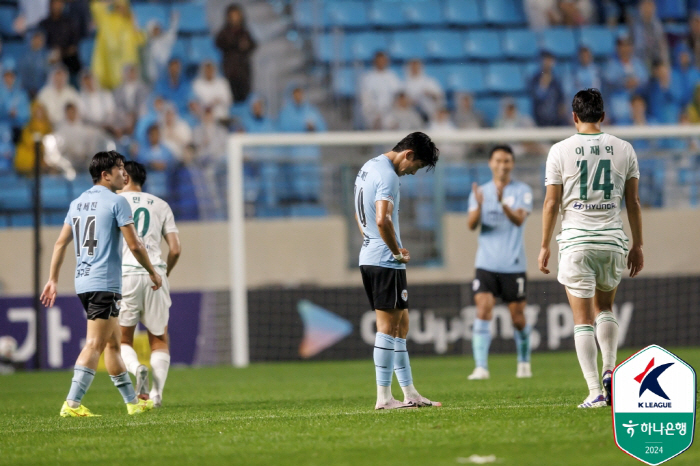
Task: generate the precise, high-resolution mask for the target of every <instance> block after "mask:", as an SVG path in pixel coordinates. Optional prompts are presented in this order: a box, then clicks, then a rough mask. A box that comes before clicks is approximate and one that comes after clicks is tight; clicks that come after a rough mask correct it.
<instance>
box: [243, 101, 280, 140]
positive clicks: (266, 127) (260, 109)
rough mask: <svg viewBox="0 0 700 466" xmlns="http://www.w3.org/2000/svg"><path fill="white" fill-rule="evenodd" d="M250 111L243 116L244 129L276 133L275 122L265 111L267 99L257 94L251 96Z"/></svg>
mask: <svg viewBox="0 0 700 466" xmlns="http://www.w3.org/2000/svg"><path fill="white" fill-rule="evenodd" d="M249 101H250V105H249V112H248V114H246V115H245V116H244V118H243V129H244V130H245V131H246V132H247V133H274V132H275V131H277V128H276V126H275V122H274V121H273V120H272V119H271V118H270V117H268V116H267V114H266V112H265V100H264V99H263V98H262V97H261V96H259V95H256V94H253V95H251V96H250V99H249Z"/></svg>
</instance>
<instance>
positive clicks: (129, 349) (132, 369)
mask: <svg viewBox="0 0 700 466" xmlns="http://www.w3.org/2000/svg"><path fill="white" fill-rule="evenodd" d="M121 353H122V359H123V360H124V365H125V366H126V370H127V371H129V373H130V374H133V376H134V377H136V369H137V368H138V367H139V366H140V365H141V363H140V362H139V357H138V356H137V355H136V350H134V347H133V346H129V345H122V348H121Z"/></svg>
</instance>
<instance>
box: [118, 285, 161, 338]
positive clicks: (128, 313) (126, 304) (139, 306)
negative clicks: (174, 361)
mask: <svg viewBox="0 0 700 466" xmlns="http://www.w3.org/2000/svg"><path fill="white" fill-rule="evenodd" d="M161 278H162V279H163V286H161V287H160V288H159V289H157V290H156V291H153V289H152V288H151V287H152V286H153V282H151V279H150V278H149V277H148V275H145V274H143V275H124V276H123V277H122V301H121V310H120V311H119V325H121V326H122V327H134V326H135V325H136V324H138V323H139V321H140V322H143V325H144V326H145V327H146V328H147V329H148V331H149V332H151V333H152V334H153V335H158V336H160V335H163V334H164V333H165V326H166V325H168V319H169V318H170V305H171V304H172V301H171V300H170V284H169V283H168V277H166V276H165V274H161Z"/></svg>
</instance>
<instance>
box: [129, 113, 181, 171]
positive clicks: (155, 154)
mask: <svg viewBox="0 0 700 466" xmlns="http://www.w3.org/2000/svg"><path fill="white" fill-rule="evenodd" d="M136 160H137V161H138V162H140V163H142V164H144V165H146V166H147V167H149V168H150V169H151V170H155V171H166V170H169V169H171V168H173V167H174V165H175V164H176V163H177V159H175V157H174V156H173V154H172V152H170V149H168V147H167V146H166V145H165V144H163V143H162V142H161V139H160V128H159V127H158V125H157V124H153V125H151V126H149V127H148V140H147V142H146V144H143V145H142V147H141V148H140V149H139V152H138V156H137V157H136Z"/></svg>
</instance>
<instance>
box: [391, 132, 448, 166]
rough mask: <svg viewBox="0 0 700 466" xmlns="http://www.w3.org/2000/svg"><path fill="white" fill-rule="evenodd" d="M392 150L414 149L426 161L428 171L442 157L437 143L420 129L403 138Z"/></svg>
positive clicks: (417, 155)
mask: <svg viewBox="0 0 700 466" xmlns="http://www.w3.org/2000/svg"><path fill="white" fill-rule="evenodd" d="M392 150H393V151H394V152H402V151H405V150H412V151H413V153H414V154H415V157H416V158H417V159H418V160H421V161H423V162H425V166H426V167H428V171H430V170H432V169H433V168H435V164H436V163H437V161H438V158H439V157H440V149H438V148H437V147H435V143H434V142H433V141H432V140H431V139H430V136H428V135H427V134H425V133H421V132H420V131H416V132H415V133H411V134H409V135H408V136H406V137H405V138H403V139H402V140H401V141H399V143H398V144H396V145H395V146H394V148H393V149H392Z"/></svg>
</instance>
